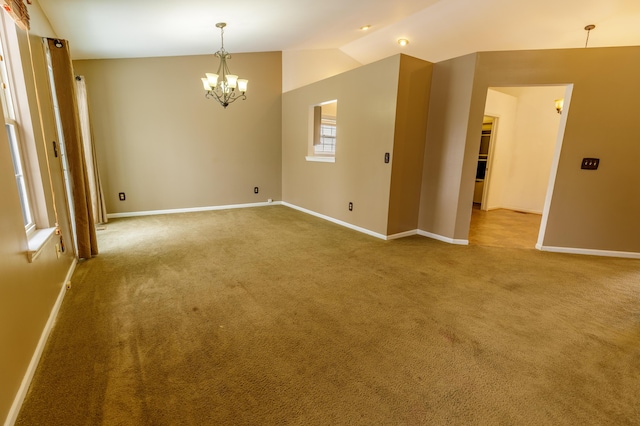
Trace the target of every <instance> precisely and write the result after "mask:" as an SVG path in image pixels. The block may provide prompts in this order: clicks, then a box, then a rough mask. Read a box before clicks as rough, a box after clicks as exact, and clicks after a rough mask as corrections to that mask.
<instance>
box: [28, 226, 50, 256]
mask: <svg viewBox="0 0 640 426" xmlns="http://www.w3.org/2000/svg"><path fill="white" fill-rule="evenodd" d="M55 233H56V228H44V229H38V230H36V231H35V232H34V233H33V234H32V235H31V236H30V237H29V250H27V259H29V263H32V262H33V261H34V260H36V258H37V257H38V256H39V255H40V252H42V249H43V248H44V246H45V245H46V244H47V242H48V241H49V240H50V239H51V237H53V236H54V235H55Z"/></svg>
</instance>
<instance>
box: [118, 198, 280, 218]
mask: <svg viewBox="0 0 640 426" xmlns="http://www.w3.org/2000/svg"><path fill="white" fill-rule="evenodd" d="M280 204H282V203H281V202H280V201H271V202H268V201H267V202H263V203H249V204H228V205H225V206H207V207H189V208H185V209H169V210H147V211H140V212H125V213H109V214H107V217H108V218H109V219H117V218H121V217H135V216H153V215H158V214H174V213H191V212H205V211H212V210H228V209H243V208H248V207H264V206H274V205H280Z"/></svg>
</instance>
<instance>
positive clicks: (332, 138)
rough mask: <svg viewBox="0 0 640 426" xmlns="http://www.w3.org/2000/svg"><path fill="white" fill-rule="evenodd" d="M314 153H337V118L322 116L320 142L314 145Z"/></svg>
mask: <svg viewBox="0 0 640 426" xmlns="http://www.w3.org/2000/svg"><path fill="white" fill-rule="evenodd" d="M313 150H314V154H316V155H325V154H333V155H335V154H336V120H335V119H330V118H322V120H321V122H320V143H318V144H317V145H314V146H313Z"/></svg>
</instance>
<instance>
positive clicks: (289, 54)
mask: <svg viewBox="0 0 640 426" xmlns="http://www.w3.org/2000/svg"><path fill="white" fill-rule="evenodd" d="M360 65H361V64H360V62H358V61H356V60H355V59H353V58H352V57H351V56H349V55H347V54H346V53H344V52H343V51H341V50H340V49H315V50H286V51H284V52H282V91H283V92H288V91H289V90H293V89H297V88H298V87H302V86H306V85H307V84H311V83H315V82H316V81H320V80H323V79H325V78H329V77H333V76H334V75H337V74H340V73H343V72H345V71H349V70H352V69H354V68H358V67H359V66H360Z"/></svg>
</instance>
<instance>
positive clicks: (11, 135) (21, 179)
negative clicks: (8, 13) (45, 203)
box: [0, 43, 36, 234]
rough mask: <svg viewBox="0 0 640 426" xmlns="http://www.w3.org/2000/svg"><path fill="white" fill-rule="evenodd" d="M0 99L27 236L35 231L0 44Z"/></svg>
mask: <svg viewBox="0 0 640 426" xmlns="http://www.w3.org/2000/svg"><path fill="white" fill-rule="evenodd" d="M0 79H1V80H2V81H0V85H1V89H2V90H0V99H1V101H2V110H3V111H4V122H5V129H6V131H7V137H8V140H9V149H10V151H11V159H12V160H13V170H14V172H15V176H16V185H17V187H18V195H19V197H20V206H21V207H22V218H23V221H24V227H25V230H26V232H27V234H29V233H31V232H32V231H34V230H35V227H36V225H35V223H34V220H33V215H32V213H31V203H30V201H29V199H30V197H29V191H28V185H27V177H26V176H25V165H24V161H23V158H24V155H23V152H22V144H21V143H20V138H19V133H18V126H17V123H16V121H15V110H14V107H13V97H12V96H11V90H10V86H9V84H8V82H9V79H8V75H7V66H6V60H5V56H4V52H3V51H2V46H1V43H0Z"/></svg>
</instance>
